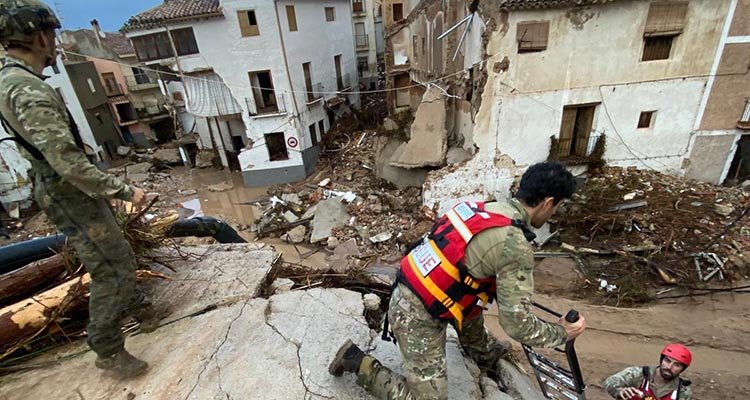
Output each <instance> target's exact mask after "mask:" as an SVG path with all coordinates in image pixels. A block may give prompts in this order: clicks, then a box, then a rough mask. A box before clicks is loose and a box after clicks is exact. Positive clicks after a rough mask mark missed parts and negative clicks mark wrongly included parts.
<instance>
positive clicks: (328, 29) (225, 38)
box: [122, 0, 359, 186]
mask: <svg viewBox="0 0 750 400" xmlns="http://www.w3.org/2000/svg"><path fill="white" fill-rule="evenodd" d="M122 31H123V32H125V33H126V34H127V36H128V37H129V38H130V39H131V41H132V43H133V45H134V47H135V50H136V55H137V57H138V59H139V60H140V61H141V62H143V63H144V64H146V65H157V66H160V67H162V68H168V69H169V70H170V71H172V73H173V77H174V79H172V82H170V83H169V84H168V85H167V86H168V90H169V92H170V94H171V97H172V98H173V99H174V98H175V97H177V98H178V99H179V100H181V101H183V102H184V104H185V111H186V112H185V113H184V114H183V115H182V117H181V119H182V125H183V127H184V130H185V133H186V134H188V135H190V134H191V133H194V134H195V135H194V136H195V137H196V143H197V145H198V147H200V148H213V149H217V151H218V153H219V156H220V157H221V159H222V163H223V164H224V165H225V166H227V165H230V164H231V163H232V162H233V159H234V162H236V163H237V165H238V167H239V168H240V169H241V170H242V173H243V176H244V180H245V183H246V184H247V185H248V186H266V185H270V184H277V183H285V182H292V181H296V180H299V179H303V178H304V177H306V176H307V175H308V174H309V173H310V172H311V171H312V169H313V167H314V166H315V163H316V162H317V158H318V155H319V153H320V148H321V146H320V142H321V140H322V136H323V135H324V134H325V132H327V131H328V130H329V129H330V127H331V125H332V123H333V122H334V121H335V119H336V118H337V116H338V115H340V114H341V113H342V112H343V111H344V110H345V109H346V107H347V104H349V105H353V106H358V104H359V97H358V95H357V94H356V90H355V91H353V90H352V88H353V87H355V88H356V86H357V85H356V82H357V81H356V77H357V61H356V55H355V51H354V40H341V38H342V37H346V38H353V32H352V15H351V3H350V0H334V1H291V0H289V1H282V0H278V1H260V0H257V1H239V0H226V1H221V2H219V1H218V0H201V1H188V0H169V1H165V2H164V3H163V4H162V5H160V6H158V7H156V8H154V9H151V10H149V11H146V12H143V13H141V14H138V15H136V16H134V17H132V18H131V19H130V20H129V21H128V23H127V24H126V25H125V26H124V27H123V29H122ZM350 92H352V93H350Z"/></svg>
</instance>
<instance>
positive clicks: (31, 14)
mask: <svg viewBox="0 0 750 400" xmlns="http://www.w3.org/2000/svg"><path fill="white" fill-rule="evenodd" d="M60 27H61V25H60V20H59V19H57V16H56V15H55V12H54V11H53V10H52V9H51V8H50V7H49V6H47V5H46V4H44V3H42V2H41V1H39V0H0V43H2V44H3V45H5V44H8V43H28V42H30V41H31V38H32V36H33V34H34V33H35V32H38V31H43V30H46V29H59V28H60Z"/></svg>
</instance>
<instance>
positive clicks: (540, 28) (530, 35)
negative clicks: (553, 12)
mask: <svg viewBox="0 0 750 400" xmlns="http://www.w3.org/2000/svg"><path fill="white" fill-rule="evenodd" d="M516 40H517V41H518V52H519V53H530V52H535V51H543V50H546V49H547V42H548V40H549V21H542V22H521V23H519V24H518V26H517V27H516Z"/></svg>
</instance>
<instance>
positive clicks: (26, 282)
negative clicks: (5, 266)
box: [0, 255, 65, 304]
mask: <svg viewBox="0 0 750 400" xmlns="http://www.w3.org/2000/svg"><path fill="white" fill-rule="evenodd" d="M63 272H65V265H64V264H63V259H62V256H60V255H55V256H52V257H49V258H46V259H44V260H39V261H35V262H33V263H31V264H29V265H27V266H25V267H22V268H20V269H17V270H15V271H13V272H9V273H7V274H4V275H0V304H6V303H7V301H8V300H10V299H12V298H15V299H20V298H22V297H27V296H30V295H32V294H33V293H34V291H35V290H37V289H39V288H41V287H42V286H44V285H45V284H47V283H49V282H50V281H52V280H54V279H55V278H57V277H59V276H60V275H61V274H62V273H63Z"/></svg>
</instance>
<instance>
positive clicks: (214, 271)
mask: <svg viewBox="0 0 750 400" xmlns="http://www.w3.org/2000/svg"><path fill="white" fill-rule="evenodd" d="M189 251H191V252H194V253H195V252H197V253H201V254H206V257H205V258H204V260H203V261H198V262H196V261H187V262H184V263H180V265H179V266H178V265H175V266H176V267H178V268H177V272H176V273H175V274H173V275H174V281H172V282H168V283H161V284H157V285H156V287H155V288H154V290H155V291H156V292H157V296H156V298H159V299H161V301H163V302H165V303H166V304H167V305H168V306H169V307H167V309H168V310H171V314H170V315H169V316H168V317H167V318H166V319H165V321H173V323H169V324H166V325H163V326H162V327H161V328H159V329H158V330H157V331H155V332H153V333H151V334H139V335H135V336H131V337H129V338H128V339H127V348H128V349H129V351H130V352H132V353H133V354H134V355H136V356H137V357H139V358H142V359H144V360H146V361H147V362H149V364H150V370H149V373H148V374H147V375H145V376H143V377H140V378H138V379H135V380H132V381H127V382H118V381H115V380H113V379H111V378H109V377H107V376H106V375H105V373H103V372H102V371H99V370H97V369H96V368H95V367H94V366H93V361H94V354H93V353H91V352H88V353H86V354H84V355H82V356H79V357H74V358H71V359H67V360H65V361H62V362H59V363H53V364H51V365H49V366H46V367H45V368H39V369H33V370H29V371H26V372H21V373H16V374H12V375H6V376H3V377H1V378H0V399H8V400H16V399H18V400H26V399H28V398H54V399H63V400H67V399H71V400H73V399H75V400H80V399H82V398H83V399H104V398H106V399H124V398H128V399H132V398H133V397H132V395H135V398H136V399H180V400H198V399H226V400H229V399H253V398H262V399H344V400H346V399H352V400H353V399H368V398H371V397H370V396H368V395H367V394H366V393H365V392H364V390H362V389H361V388H359V387H358V386H357V385H356V384H355V377H354V376H352V375H347V376H344V377H341V378H335V377H333V376H331V375H329V374H328V364H329V363H330V362H331V360H332V358H333V356H334V354H335V352H336V350H337V349H338V347H339V346H340V345H341V344H342V343H343V342H344V341H345V340H346V339H352V340H353V341H354V342H355V343H356V344H358V345H359V346H360V347H362V348H363V349H367V351H368V352H370V353H371V354H372V355H373V356H375V357H377V358H378V359H379V360H380V361H381V362H382V363H383V364H384V365H385V366H387V367H389V368H391V369H393V370H395V371H397V372H401V368H400V367H401V356H400V354H399V351H398V347H397V346H395V345H394V344H393V343H390V342H385V341H382V340H381V339H380V334H379V332H376V331H373V330H371V329H370V327H369V326H368V324H367V321H366V320H365V318H364V316H363V315H364V301H363V296H362V295H361V294H360V293H357V292H353V291H349V290H345V289H310V290H306V291H291V292H286V293H282V294H278V295H274V296H272V297H271V298H269V299H263V298H256V297H255V296H254V295H255V294H256V293H257V291H258V289H259V287H260V284H261V282H262V281H263V278H264V277H265V274H266V273H267V272H268V269H269V267H270V263H271V260H272V259H273V258H274V253H273V251H272V249H270V248H268V247H263V246H256V245H253V244H245V245H239V246H235V245H233V246H205V247H198V248H190V249H189ZM206 277H210V279H207V278H206ZM239 280H242V281H243V283H240V282H238V281H239ZM188 282H189V283H188ZM170 297H172V298H170ZM206 304H218V306H217V307H216V308H215V309H212V310H211V311H207V312H203V313H200V314H198V315H194V316H186V315H188V314H186V313H188V312H192V311H193V310H195V309H201V310H202V309H205V306H203V305H206ZM181 317H182V318H181ZM82 348H85V345H84V344H83V343H82V342H78V343H74V344H71V345H70V346H68V347H64V348H63V349H62V350H61V351H58V352H56V354H57V355H58V356H60V355H63V354H70V353H74V352H76V351H78V350H80V349H82ZM447 355H448V379H449V388H450V392H449V398H451V399H483V398H488V399H500V400H502V399H506V398H507V396H506V397H503V395H502V394H498V393H499V392H498V391H497V390H496V389H495V390H494V391H493V390H492V388H491V385H490V384H489V383H487V382H482V375H481V374H480V371H479V369H478V368H477V366H476V364H474V362H473V361H471V360H469V359H467V358H465V356H464V354H463V353H462V351H461V348H460V345H459V343H458V338H457V336H456V334H455V331H453V330H452V329H449V332H448V341H447ZM54 356H55V355H54V354H53V355H47V356H46V359H47V360H49V359H51V358H52V359H53V358H54ZM43 361H44V360H43V359H41V358H40V359H37V360H32V363H39V362H43ZM480 383H481V384H480Z"/></svg>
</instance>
